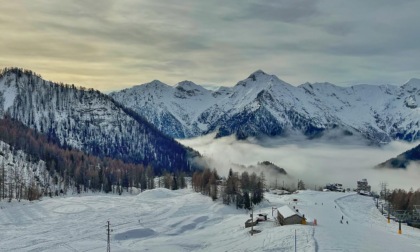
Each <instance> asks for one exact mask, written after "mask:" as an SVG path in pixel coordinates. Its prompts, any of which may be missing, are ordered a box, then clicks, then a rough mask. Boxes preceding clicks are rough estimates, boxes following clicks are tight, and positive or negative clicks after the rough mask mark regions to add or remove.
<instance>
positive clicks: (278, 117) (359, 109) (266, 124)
mask: <svg viewBox="0 0 420 252" xmlns="http://www.w3.org/2000/svg"><path fill="white" fill-rule="evenodd" d="M156 83H158V85H157V84H156ZM110 95H111V96H112V97H113V98H114V99H116V100H117V101H119V102H121V103H122V104H124V105H125V106H127V107H130V108H132V109H133V110H135V111H137V112H138V113H139V114H141V115H143V116H144V117H146V118H147V119H148V120H149V121H150V122H152V123H153V124H154V125H155V126H156V127H157V128H159V129H160V130H162V131H163V132H165V133H166V134H168V135H170V136H173V137H176V138H188V137H193V136H199V135H202V134H207V133H209V132H213V131H216V132H217V136H225V135H231V134H236V135H237V136H238V137H239V138H245V137H248V136H260V135H269V136H272V135H287V134H291V133H293V132H299V133H303V134H305V135H307V136H309V137H315V136H318V135H319V134H321V133H323V132H325V131H328V130H330V129H340V130H341V131H342V132H343V133H344V134H359V133H360V134H362V135H363V136H365V137H366V138H367V139H369V140H372V141H374V142H377V143H382V142H389V141H391V140H393V139H403V140H407V141H413V140H415V139H418V138H419V137H420V133H419V129H420V124H419V120H420V119H419V118H420V107H419V105H420V80H418V79H411V80H410V81H408V82H407V83H406V84H404V85H403V86H401V87H398V86H392V85H380V86H375V85H356V86H352V87H347V88H343V87H338V86H335V85H333V84H330V83H314V84H310V83H305V84H302V85H300V86H298V87H295V86H292V85H290V84H288V83H286V82H284V81H282V80H280V79H279V78H277V77H276V76H274V75H269V74H266V73H264V72H263V71H261V70H258V71H256V72H254V73H253V74H251V75H250V76H249V77H248V78H246V79H245V80H242V81H240V82H238V83H237V84H236V85H235V86H233V87H221V88H219V89H218V90H216V91H210V90H206V89H204V88H203V87H201V86H199V85H197V84H194V83H192V82H187V81H186V82H181V83H179V84H178V85H176V86H174V87H172V86H169V85H166V84H163V83H161V82H158V81H153V82H151V83H148V84H144V85H139V86H135V87H133V88H130V89H125V90H122V91H119V92H114V93H111V94H110Z"/></svg>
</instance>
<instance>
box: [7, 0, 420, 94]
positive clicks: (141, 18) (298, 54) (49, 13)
mask: <svg viewBox="0 0 420 252" xmlns="http://www.w3.org/2000/svg"><path fill="white" fill-rule="evenodd" d="M419 10H420V1H415V0H412V1H410V0H407V1H394V0H369V1H364V0H354V1H348V0H266V1H262V0H231V1H222V0H212V1H208V0H182V1H178V0H159V1H156V0H141V1H139V0H118V1H117V0H114V1H112V0H101V1H98V0H84V1H82V0H68V1H54V0H38V1H33V0H15V1H2V3H1V5H0V12H1V15H0V32H1V33H0V34H1V39H0V67H1V68H3V67H9V66H17V67H23V68H27V69H31V70H33V71H35V72H37V73H39V74H41V75H42V76H43V77H44V78H46V79H49V80H53V81H57V82H65V83H75V84H77V85H80V86H85V87H93V88H96V89H99V90H102V91H105V92H107V91H110V90H118V89H122V88H125V87H129V86H132V85H135V84H140V83H145V82H149V81H151V80H153V79H159V80H161V81H163V82H166V83H168V84H175V83H177V82H179V81H182V80H185V79H188V80H192V81H194V82H196V83H200V84H207V85H217V86H220V85H224V86H231V85H234V84H235V83H236V82H237V81H239V80H241V79H244V78H246V77H247V76H248V75H249V74H250V73H251V72H253V71H255V70H257V69H262V70H264V71H266V72H268V73H271V74H275V75H277V76H278V77H279V78H280V79H283V80H284V81H286V82H289V83H291V84H293V85H299V84H301V83H304V82H307V81H309V82H316V81H329V82H333V83H335V84H338V85H349V84H356V83H372V84H379V83H391V84H402V83H404V82H405V81H407V80H408V79H409V78H411V77H420V60H419V59H420V43H419V41H420V26H419V25H418V23H419V22H420V14H419V12H418V11H419Z"/></svg>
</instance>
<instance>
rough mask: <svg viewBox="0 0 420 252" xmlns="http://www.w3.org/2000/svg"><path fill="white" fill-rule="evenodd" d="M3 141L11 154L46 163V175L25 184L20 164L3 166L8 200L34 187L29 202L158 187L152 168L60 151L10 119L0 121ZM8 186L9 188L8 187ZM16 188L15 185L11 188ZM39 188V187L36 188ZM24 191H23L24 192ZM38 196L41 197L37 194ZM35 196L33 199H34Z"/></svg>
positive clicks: (0, 183) (0, 177) (0, 178)
mask: <svg viewBox="0 0 420 252" xmlns="http://www.w3.org/2000/svg"><path fill="white" fill-rule="evenodd" d="M0 140H1V141H3V142H5V143H6V144H8V145H9V146H10V151H11V152H12V153H13V154H14V155H16V154H17V152H18V151H19V150H21V151H23V152H25V153H26V154H27V157H26V159H27V160H26V161H27V162H29V163H37V162H39V161H40V160H43V161H44V162H45V172H44V174H38V175H35V176H34V180H33V181H24V180H23V179H22V178H23V172H21V171H22V169H23V167H19V166H23V165H21V164H16V163H13V162H12V163H11V164H9V165H10V166H13V167H14V168H13V169H14V171H13V172H14V173H15V174H22V175H20V176H18V175H16V176H15V175H13V176H12V175H7V172H8V171H9V173H11V171H10V170H11V169H9V168H8V169H7V170H6V169H5V165H7V164H2V167H0V190H1V193H0V195H1V196H3V198H4V197H5V196H4V195H7V197H10V198H12V197H16V198H18V197H20V195H22V194H20V193H19V191H22V190H24V189H25V188H29V187H31V188H32V189H33V193H29V195H27V196H26V197H27V198H28V199H30V200H33V199H36V198H38V197H39V196H41V195H50V196H52V195H58V194H60V193H67V191H68V190H69V189H72V190H73V191H75V192H83V191H88V190H91V191H94V192H95V191H103V192H106V193H108V192H114V193H120V194H121V193H122V191H123V190H127V191H128V189H129V188H130V187H137V188H139V189H141V190H146V189H152V188H154V187H155V183H154V178H155V172H154V169H153V167H152V166H150V165H149V166H146V167H145V166H143V165H141V164H132V163H125V162H123V161H121V160H116V159H112V158H108V157H102V158H100V157H97V156H94V155H90V154H86V153H84V152H82V151H79V150H75V149H72V148H70V147H68V148H66V149H65V148H61V147H60V146H59V145H58V144H56V143H54V142H51V141H49V139H48V137H46V136H45V135H42V134H39V133H37V132H35V131H34V130H32V129H30V128H28V127H26V126H25V125H23V124H22V123H20V122H18V121H16V120H13V119H11V118H9V117H7V116H6V117H5V118H4V119H0ZM18 171H19V172H18ZM6 185H7V186H6ZM12 185H13V186H12ZM35 185H36V186H35ZM21 188H23V189H21ZM38 194H39V195H38ZM31 195H32V196H31Z"/></svg>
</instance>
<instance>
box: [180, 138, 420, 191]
mask: <svg viewBox="0 0 420 252" xmlns="http://www.w3.org/2000/svg"><path fill="white" fill-rule="evenodd" d="M214 137H215V135H214V134H209V135H206V136H202V137H197V138H192V139H183V140H178V141H179V142H181V143H182V144H184V145H186V146H189V147H192V148H194V149H195V150H197V151H199V152H200V153H201V154H202V155H203V159H204V160H205V161H206V162H207V163H208V164H210V166H211V167H212V168H216V169H217V171H218V172H219V174H220V175H222V176H227V174H228V170H229V169H230V168H232V169H233V170H234V171H239V172H241V171H242V170H243V169H238V166H237V164H241V165H245V166H250V165H254V166H255V165H256V164H257V163H258V162H262V161H270V162H272V163H274V164H275V165H277V166H279V167H281V168H284V169H285V170H286V172H287V173H288V175H287V176H285V175H281V174H279V173H277V172H274V171H267V170H265V171H264V173H265V175H266V178H267V182H268V184H269V186H273V185H274V184H275V183H276V180H277V184H278V185H280V186H281V185H282V184H283V183H284V184H285V185H286V186H294V187H296V184H297V181H298V179H302V180H303V181H304V183H305V184H306V187H307V188H309V189H314V188H318V187H319V186H325V184H326V183H341V184H343V187H344V188H351V189H353V188H356V181H357V180H360V179H363V178H366V179H367V180H368V182H369V184H370V185H371V186H372V190H375V191H378V190H379V184H380V183H381V182H387V183H388V185H389V188H391V189H393V188H403V189H406V190H409V189H410V188H413V189H414V190H416V189H418V188H420V183H419V181H420V165H419V164H411V166H410V167H408V168H407V169H405V170H404V169H388V168H382V169H378V168H376V169H375V168H374V167H375V166H376V165H377V164H379V163H382V162H384V161H386V160H388V159H389V158H392V157H396V156H397V155H399V154H401V153H402V152H404V151H407V150H408V149H411V148H414V147H415V146H416V145H418V144H419V142H416V143H407V142H399V141H394V142H391V143H389V144H387V145H383V146H380V147H379V146H377V145H369V144H367V143H366V142H365V141H364V140H362V139H361V138H358V137H355V136H351V137H350V136H349V137H340V138H336V137H334V136H331V135H329V136H324V137H322V138H318V139H313V140H308V139H306V138H305V137H303V136H293V137H287V138H284V137H281V138H268V139H258V140H257V139H253V138H251V139H248V140H245V141H238V140H236V138H235V137H234V136H229V137H224V138H218V139H215V138H214ZM338 139H339V140H338ZM254 169H256V170H255V171H256V173H257V174H258V173H259V172H260V171H261V170H263V169H261V168H258V167H254ZM249 172H252V171H249Z"/></svg>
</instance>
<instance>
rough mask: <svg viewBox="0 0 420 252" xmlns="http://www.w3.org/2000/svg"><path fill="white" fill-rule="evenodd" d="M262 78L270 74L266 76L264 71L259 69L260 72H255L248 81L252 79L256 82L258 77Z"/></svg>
mask: <svg viewBox="0 0 420 252" xmlns="http://www.w3.org/2000/svg"><path fill="white" fill-rule="evenodd" d="M261 76H268V74H266V73H265V72H264V71H263V70H261V69H259V70H257V71H255V72H253V73H252V74H251V75H250V76H249V77H248V79H252V80H253V81H256V80H257V78H258V77H261Z"/></svg>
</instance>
